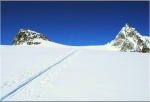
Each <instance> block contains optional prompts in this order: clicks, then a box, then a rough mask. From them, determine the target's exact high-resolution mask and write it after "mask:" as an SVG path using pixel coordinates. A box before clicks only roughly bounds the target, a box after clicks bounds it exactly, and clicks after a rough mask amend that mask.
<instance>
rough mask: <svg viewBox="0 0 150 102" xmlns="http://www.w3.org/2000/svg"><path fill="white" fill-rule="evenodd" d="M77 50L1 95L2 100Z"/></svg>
mask: <svg viewBox="0 0 150 102" xmlns="http://www.w3.org/2000/svg"><path fill="white" fill-rule="evenodd" d="M76 51H77V50H75V51H73V52H72V53H70V54H69V55H67V56H66V57H64V58H62V59H61V60H60V61H58V62H56V63H54V64H53V65H51V66H49V67H48V68H47V69H45V70H43V71H41V72H39V73H38V74H36V75H34V76H33V77H31V78H29V79H27V80H26V81H25V82H23V83H22V84H20V85H19V86H18V87H16V88H15V89H13V90H12V91H10V92H9V93H8V94H6V95H4V96H2V97H1V99H0V101H3V100H5V99H6V98H8V97H10V96H12V95H14V94H15V92H17V91H19V89H21V88H22V87H23V86H25V85H27V84H28V83H30V82H32V80H34V79H36V78H38V77H39V76H40V75H42V74H44V73H45V72H47V71H48V70H49V69H51V68H52V67H54V66H56V65H57V64H59V63H61V62H62V61H64V60H65V59H67V58H68V57H70V56H71V55H73V54H74V53H75V52H76Z"/></svg>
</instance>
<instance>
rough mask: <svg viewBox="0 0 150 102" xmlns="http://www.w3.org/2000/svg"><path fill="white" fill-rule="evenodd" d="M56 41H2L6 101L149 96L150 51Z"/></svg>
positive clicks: (136, 99)
mask: <svg viewBox="0 0 150 102" xmlns="http://www.w3.org/2000/svg"><path fill="white" fill-rule="evenodd" d="M51 45H52V46H51V47H42V46H36V45H35V46H32V45H31V46H4V45H1V46H0V47H1V83H0V86H1V95H0V97H1V100H3V101H148V100H149V68H150V67H149V60H150V58H149V55H150V54H149V53H137V52H119V51H115V50H116V49H113V50H112V51H108V50H111V49H110V47H109V44H107V45H105V46H85V47H84V46H82V47H81V46H80V47H77V46H75V47H73V46H65V45H64V46H63V45H62V46H61V44H56V43H53V42H51ZM106 50H107V51H106Z"/></svg>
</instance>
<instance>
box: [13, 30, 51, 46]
mask: <svg viewBox="0 0 150 102" xmlns="http://www.w3.org/2000/svg"><path fill="white" fill-rule="evenodd" d="M35 39H40V40H45V41H50V40H49V39H48V38H46V37H45V36H44V35H43V34H40V33H37V32H34V31H31V30H24V29H20V30H19V32H18V34H17V35H16V37H15V38H14V40H13V41H12V45H22V44H24V43H26V44H27V45H38V44H41V42H38V41H34V40H35Z"/></svg>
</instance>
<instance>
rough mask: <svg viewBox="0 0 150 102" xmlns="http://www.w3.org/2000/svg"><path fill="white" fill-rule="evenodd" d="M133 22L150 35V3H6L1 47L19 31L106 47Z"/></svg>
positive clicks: (146, 34)
mask: <svg viewBox="0 0 150 102" xmlns="http://www.w3.org/2000/svg"><path fill="white" fill-rule="evenodd" d="M126 22H127V23H129V24H130V25H131V26H132V27H134V28H136V29H137V30H138V32H139V33H141V34H142V35H144V36H149V2H148V1H143V2H142V1H134V2H131V1H124V2H123V1H111V2H110V1H105V2H104V1H95V2H92V1H89V2H88V1H83V2H81V1H79V2H77V1H76V2H73V1H70V2H68V1H62V2H58V1H57V2H52V1H47V2H42V1H36V2H35V1H34V2H31V1H24V2H23V1H21V2H19V1H9V2H6V1H2V2H1V44H2V45H11V42H12V40H13V39H14V38H15V36H16V34H17V32H18V31H19V29H22V28H23V29H30V30H33V31H36V32H39V33H42V34H44V35H45V36H46V37H48V38H49V39H50V40H51V41H53V42H57V43H61V44H66V45H76V46H81V45H103V44H106V43H107V42H110V41H111V40H113V39H114V38H115V37H116V35H117V34H118V32H119V31H120V29H121V28H122V27H123V26H124V25H125V23H126Z"/></svg>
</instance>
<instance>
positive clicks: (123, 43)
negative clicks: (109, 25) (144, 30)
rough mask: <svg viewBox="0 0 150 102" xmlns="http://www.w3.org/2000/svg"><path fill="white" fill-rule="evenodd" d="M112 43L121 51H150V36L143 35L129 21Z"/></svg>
mask: <svg viewBox="0 0 150 102" xmlns="http://www.w3.org/2000/svg"><path fill="white" fill-rule="evenodd" d="M111 45H112V46H115V47H116V48H118V49H119V50H120V51H129V52H131V51H133V52H150V48H149V46H150V39H149V37H145V36H142V35H141V34H140V33H139V32H138V31H137V30H136V29H135V28H132V27H131V26H130V25H129V24H128V23H126V24H125V26H124V27H123V28H122V29H121V30H120V32H119V33H118V35H117V36H116V38H115V39H114V40H113V41H111Z"/></svg>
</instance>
